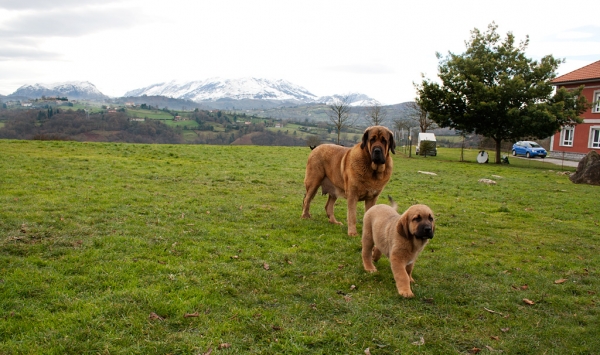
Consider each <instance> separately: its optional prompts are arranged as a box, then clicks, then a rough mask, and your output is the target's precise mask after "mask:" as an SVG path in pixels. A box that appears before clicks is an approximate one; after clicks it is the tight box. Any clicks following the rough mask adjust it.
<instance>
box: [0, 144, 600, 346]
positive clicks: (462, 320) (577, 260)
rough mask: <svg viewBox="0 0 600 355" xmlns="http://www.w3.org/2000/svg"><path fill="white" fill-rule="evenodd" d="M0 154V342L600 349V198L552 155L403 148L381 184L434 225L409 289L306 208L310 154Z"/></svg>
mask: <svg viewBox="0 0 600 355" xmlns="http://www.w3.org/2000/svg"><path fill="white" fill-rule="evenodd" d="M0 151H1V152H2V153H1V155H0V231H1V232H0V233H1V235H0V271H1V272H0V354H205V353H209V352H211V351H212V353H213V354H364V353H365V350H366V349H367V348H368V349H369V352H370V353H371V354H469V353H471V354H473V353H478V352H480V353H482V354H483V353H496V352H498V353H499V351H502V353H503V354H598V353H599V352H600V311H599V305H600V295H599V292H600V278H599V269H600V258H599V257H598V254H599V251H600V236H599V233H598V230H599V227H598V224H599V223H600V211H599V210H598V194H599V191H600V190H598V189H599V187H598V186H589V185H575V184H572V183H571V182H570V181H569V180H568V177H567V176H566V175H565V174H564V173H563V172H561V171H560V170H561V168H560V167H556V166H552V165H549V164H544V163H541V162H540V161H539V160H535V161H525V162H523V160H520V161H518V162H517V161H515V163H514V164H513V163H512V161H511V164H510V165H499V166H497V165H493V164H477V163H475V155H476V154H477V152H476V151H467V152H466V159H467V162H459V161H458V158H459V156H460V151H459V150H458V149H443V148H441V149H440V154H439V155H438V156H437V157H426V158H424V157H413V158H410V159H409V158H407V157H406V156H404V155H402V154H397V155H395V156H394V174H393V177H392V179H391V180H390V182H389V184H388V186H387V187H386V188H385V190H384V193H383V196H387V195H388V194H389V195H392V196H393V197H395V199H396V200H397V201H398V203H399V205H400V206H401V209H405V208H406V207H408V206H409V205H411V204H414V203H425V204H428V205H429V206H431V208H432V209H433V210H434V212H435V213H436V223H437V229H436V235H435V238H434V239H433V240H432V241H431V242H430V244H429V245H428V246H427V247H426V249H425V250H424V252H423V253H422V254H421V256H420V258H419V260H418V262H417V264H416V267H415V272H414V277H415V279H416V284H415V285H414V286H413V291H414V293H415V295H416V297H415V298H413V299H403V298H401V297H400V296H398V294H397V293H396V289H395V286H394V281H393V278H392V274H391V270H390V268H389V261H388V260H387V259H385V258H384V259H382V260H380V261H379V263H378V268H379V272H377V273H375V274H368V273H366V272H364V270H363V268H362V264H361V258H360V250H361V247H360V238H357V237H348V236H347V235H346V226H338V225H332V224H329V223H327V218H326V216H325V212H324V204H325V200H326V198H325V197H322V196H318V197H316V198H315V201H314V204H313V206H312V214H313V219H312V220H302V219H301V218H300V214H301V209H302V198H303V195H304V187H303V178H304V167H305V162H306V158H307V156H308V154H309V152H310V150H309V148H305V147H288V148H283V147H257V146H207V145H134V144H112V143H105V144H102V143H77V142H52V141H10V140H0ZM515 160H516V159H515ZM419 171H421V172H433V173H435V174H437V175H427V174H423V173H419ZM481 178H488V179H493V180H495V181H497V184H496V185H485V184H482V183H479V182H478V180H479V179H481ZM386 202H387V201H386V199H385V198H381V199H380V200H379V203H386ZM363 209H364V207H363V204H362V203H361V204H360V207H359V225H358V228H359V230H361V228H362V224H361V221H362V214H363V212H364V211H363ZM345 213H346V206H345V200H339V202H338V204H337V206H336V215H337V218H338V219H339V220H341V221H345V220H346V216H345ZM527 300H528V301H527ZM529 301H531V302H529ZM528 302H529V303H533V304H528ZM211 349H212V350H211Z"/></svg>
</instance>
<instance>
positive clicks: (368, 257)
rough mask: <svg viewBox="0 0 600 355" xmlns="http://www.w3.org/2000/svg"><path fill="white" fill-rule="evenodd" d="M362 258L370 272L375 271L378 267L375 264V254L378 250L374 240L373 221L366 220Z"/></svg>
mask: <svg viewBox="0 0 600 355" xmlns="http://www.w3.org/2000/svg"><path fill="white" fill-rule="evenodd" d="M361 243H362V260H363V266H364V268H365V270H366V271H368V272H375V271H377V268H376V267H375V265H373V255H374V254H375V250H378V251H379V249H377V248H376V247H375V243H374V242H373V231H372V229H371V221H370V220H368V219H367V220H366V221H365V225H364V226H363V234H362V241H361Z"/></svg>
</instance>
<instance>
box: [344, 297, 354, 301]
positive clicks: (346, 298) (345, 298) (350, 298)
mask: <svg viewBox="0 0 600 355" xmlns="http://www.w3.org/2000/svg"><path fill="white" fill-rule="evenodd" d="M344 301H346V302H350V301H352V296H350V295H344Z"/></svg>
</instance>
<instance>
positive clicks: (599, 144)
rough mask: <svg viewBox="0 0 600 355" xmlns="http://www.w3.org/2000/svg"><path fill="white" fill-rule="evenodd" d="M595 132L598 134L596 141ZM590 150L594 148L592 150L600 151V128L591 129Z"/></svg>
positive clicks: (592, 127)
mask: <svg viewBox="0 0 600 355" xmlns="http://www.w3.org/2000/svg"><path fill="white" fill-rule="evenodd" d="M594 132H598V133H596V135H597V137H595V138H596V140H594ZM588 148H592V149H600V126H591V127H590V139H589V143H588Z"/></svg>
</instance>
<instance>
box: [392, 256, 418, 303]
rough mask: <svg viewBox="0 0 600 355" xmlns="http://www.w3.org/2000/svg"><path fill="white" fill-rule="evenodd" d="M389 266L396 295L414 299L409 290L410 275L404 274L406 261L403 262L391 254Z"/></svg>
mask: <svg viewBox="0 0 600 355" xmlns="http://www.w3.org/2000/svg"><path fill="white" fill-rule="evenodd" d="M390 264H391V266H392V273H393V274H394V280H395V281H396V288H397V289H398V293H399V294H400V295H401V296H402V297H406V298H410V297H415V294H414V293H412V291H411V290H410V275H409V274H408V272H406V260H403V259H402V258H401V257H400V256H398V255H397V254H392V255H390Z"/></svg>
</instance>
